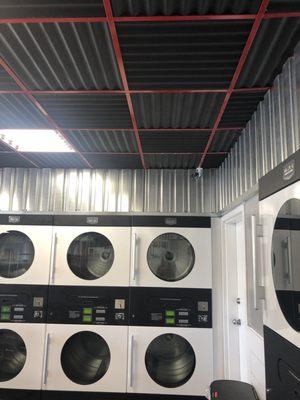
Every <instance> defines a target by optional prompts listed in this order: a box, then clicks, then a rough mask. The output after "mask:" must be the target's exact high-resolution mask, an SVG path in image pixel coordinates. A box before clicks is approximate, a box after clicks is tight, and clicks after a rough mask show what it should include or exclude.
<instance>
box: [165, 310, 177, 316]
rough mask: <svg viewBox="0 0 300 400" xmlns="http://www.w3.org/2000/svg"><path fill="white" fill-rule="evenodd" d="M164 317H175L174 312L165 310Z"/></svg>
mask: <svg viewBox="0 0 300 400" xmlns="http://www.w3.org/2000/svg"><path fill="white" fill-rule="evenodd" d="M166 317H175V311H171V310H167V311H166Z"/></svg>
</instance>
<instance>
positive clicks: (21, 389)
mask: <svg viewBox="0 0 300 400" xmlns="http://www.w3.org/2000/svg"><path fill="white" fill-rule="evenodd" d="M45 308H46V298H45V292H44V288H43V287H40V286H38V285H33V286H30V285H1V286H0V309H1V323H0V398H1V399H2V398H4V399H14V398H25V399H26V398H27V396H30V397H31V396H32V398H38V397H39V392H40V390H41V384H42V371H43V359H44V344H45V327H46V325H45V323H44V322H45V316H46V313H45Z"/></svg>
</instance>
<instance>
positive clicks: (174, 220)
mask: <svg viewBox="0 0 300 400" xmlns="http://www.w3.org/2000/svg"><path fill="white" fill-rule="evenodd" d="M132 226H140V227H142V226H145V227H146V226H153V227H169V228H181V227H183V228H210V227H211V218H210V217H180V216H178V217H176V216H157V215H153V216H134V217H133V218H132Z"/></svg>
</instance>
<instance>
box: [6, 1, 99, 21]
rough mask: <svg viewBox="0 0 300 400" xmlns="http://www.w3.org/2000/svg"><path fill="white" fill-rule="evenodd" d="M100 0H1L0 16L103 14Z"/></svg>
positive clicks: (93, 15)
mask: <svg viewBox="0 0 300 400" xmlns="http://www.w3.org/2000/svg"><path fill="white" fill-rule="evenodd" d="M104 15H105V12H104V7H103V1H102V0H84V1H83V0H63V1H61V0H47V1H45V0H1V3H0V18H26V17H29V18H44V17H45V18H46V17H59V18H61V17H95V16H97V17H98V16H104Z"/></svg>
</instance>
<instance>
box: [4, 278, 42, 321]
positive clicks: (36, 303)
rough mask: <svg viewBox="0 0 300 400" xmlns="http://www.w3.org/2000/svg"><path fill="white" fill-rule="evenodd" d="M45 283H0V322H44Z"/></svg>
mask: <svg viewBox="0 0 300 400" xmlns="http://www.w3.org/2000/svg"><path fill="white" fill-rule="evenodd" d="M47 301H48V286H46V285H5V284H2V285H0V322H5V323H8V322H12V323H22V322H23V323H25V322H27V323H45V322H46V309H47Z"/></svg>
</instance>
